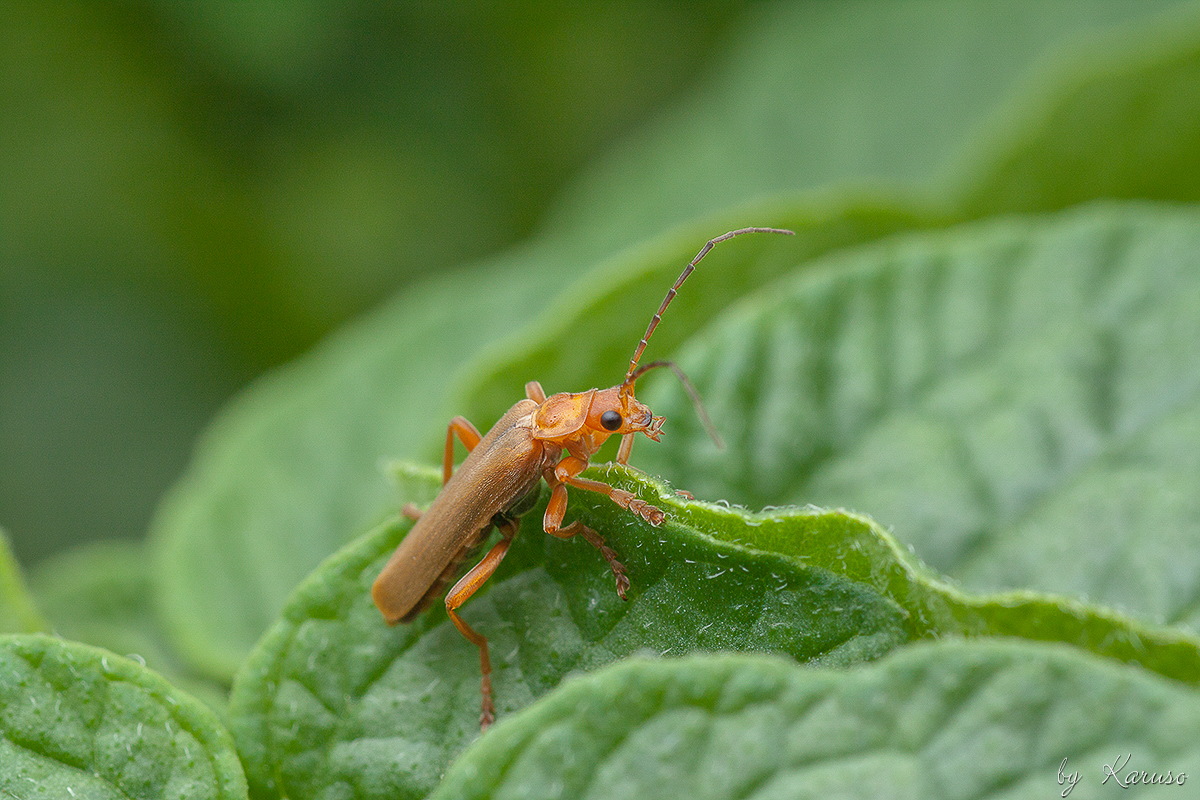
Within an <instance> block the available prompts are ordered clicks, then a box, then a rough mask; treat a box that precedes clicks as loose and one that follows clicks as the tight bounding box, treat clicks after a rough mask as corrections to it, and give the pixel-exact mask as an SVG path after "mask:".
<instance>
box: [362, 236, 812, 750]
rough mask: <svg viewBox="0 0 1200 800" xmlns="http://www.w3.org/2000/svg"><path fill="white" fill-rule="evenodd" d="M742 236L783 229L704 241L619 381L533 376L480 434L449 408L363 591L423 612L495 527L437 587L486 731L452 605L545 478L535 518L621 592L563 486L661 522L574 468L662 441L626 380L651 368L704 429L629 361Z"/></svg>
mask: <svg viewBox="0 0 1200 800" xmlns="http://www.w3.org/2000/svg"><path fill="white" fill-rule="evenodd" d="M743 233H785V234H791V233H792V231H788V230H782V229H780V228H741V229H739V230H736V231H729V232H728V233H725V234H722V235H721V236H718V237H716V238H715V239H711V240H710V241H709V242H708V243H707V244H706V245H704V247H703V248H701V249H700V252H699V253H697V254H696V257H695V258H693V259H692V261H691V263H689V264H688V265H687V267H686V268H685V269H684V270H683V273H682V274H681V275H680V276H679V278H678V279H677V280H676V281H675V285H674V286H672V287H671V290H670V291H669V292H667V296H666V297H665V298H664V299H663V301H662V305H661V306H659V309H658V312H657V313H656V314H655V315H654V317H653V318H652V319H651V320H650V325H649V327H647V328H646V334H645V335H644V336H643V337H642V339H641V341H640V342H638V345H637V349H636V350H634V353H633V359H632V360H631V361H630V362H629V369H628V371H626V373H625V380H623V381H622V382H621V383H620V384H619V385H617V386H613V387H612V388H609V389H588V390H587V391H586V392H579V393H574V394H572V393H567V392H563V393H560V394H555V395H551V396H549V397H547V396H546V393H545V392H544V391H543V390H542V386H541V384H539V383H538V382H537V381H530V382H529V383H527V384H525V399H524V400H521V401H519V402H518V403H517V404H516V405H514V406H513V407H512V408H510V409H509V410H508V413H506V414H505V415H504V416H503V417H501V418H500V421H499V422H497V423H496V424H495V426H493V427H492V429H491V430H490V431H488V433H487V435H486V436H480V434H479V431H478V430H477V429H476V428H475V426H474V425H472V424H471V423H470V422H468V421H467V420H466V419H464V418H463V417H455V418H454V419H452V420H451V421H450V425H449V426H448V428H447V429H446V449H445V454H444V456H443V460H442V478H443V483H442V489H441V492H439V494H438V496H437V497H436V498H435V499H434V501H433V503H432V504H431V505H430V506H429V508H427V509H426V510H425V511H424V512H419V511H417V510H416V509H415V508H413V507H412V506H411V505H410V506H406V507H405V514H406V515H408V516H410V517H412V518H414V519H416V523H415V524H414V525H413V527H412V530H410V531H409V532H408V535H407V536H405V537H404V540H403V541H401V542H400V545H399V546H398V547H397V548H396V550H395V552H394V553H392V557H391V558H390V559H389V560H388V562H387V565H386V566H384V568H383V571H382V572H380V573H379V577H378V578H377V579H376V580H375V584H374V586H372V588H371V596H372V598H373V599H374V600H375V605H376V606H378V607H379V610H380V611H381V612H382V613H383V616H384V618H385V619H386V620H387V622H388V624H393V625H394V624H396V623H397V622H411V621H412V620H413V619H414V618H415V617H416V616H417V615H418V614H420V613H421V612H422V611H424V610H425V609H426V608H427V607H428V606H429V605H430V604H431V603H432V602H433V601H434V600H435V599H436V598H437V597H438V596H440V595H441V592H442V589H443V587H445V585H446V584H447V583H449V581H450V579H451V578H453V577H454V576H455V575H456V574H457V572H458V568H459V565H460V564H461V563H462V561H463V560H464V559H465V558H466V557H467V556H468V555H469V554H470V552H471V551H472V550H473V549H474V548H476V547H478V546H479V545H480V544H482V543H483V540H484V538H485V537H486V536H487V535H488V533H490V532H491V529H492V528H493V527H495V528H497V529H498V530H499V531H500V536H501V538H500V541H499V542H497V543H496V544H495V545H494V546H493V547H492V548H491V550H489V551H488V553H487V555H485V556H484V557H483V560H481V561H480V562H479V563H478V564H476V565H475V566H474V567H472V568H471V569H470V570H469V571H468V572H467V573H466V574H465V575H463V577H462V578H461V579H459V581H458V582H457V583H455V584H454V586H453V587H452V588H451V589H450V591H449V592H448V593H447V594H446V599H445V604H446V613H447V614H449V616H450V621H451V622H453V623H454V626H455V627H456V628H458V630H459V632H460V633H462V635H463V636H465V637H466V638H467V640H468V641H470V642H471V643H472V644H474V645H475V646H476V647H478V648H479V668H480V672H481V673H482V675H483V680H482V684H481V689H480V692H481V694H482V696H483V703H482V711H481V714H480V720H479V722H480V727H481V728H483V729H484V730H486V729H487V727H488V725H490V724H491V723H492V721H493V720H494V719H495V713H496V712H495V707H494V705H493V703H492V682H491V673H492V666H491V661H490V659H489V657H488V645H487V639H486V638H484V637H483V636H482V635H481V634H479V633H477V632H476V631H475V630H473V629H472V628H471V627H470V626H469V625H467V623H465V622H463V620H462V618H461V617H459V615H458V613H457V610H458V608H459V607H460V606H461V605H462V604H463V603H465V602H466V601H467V600H468V599H469V598H470V597H471V595H473V594H474V593H475V592H476V591H477V590H478V589H479V587H480V586H481V585H482V584H483V583H484V581H486V580H487V579H488V578H489V577H491V575H492V573H493V572H495V571H496V567H497V566H498V565H499V564H500V561H501V559H503V558H504V554H505V553H506V552H508V548H509V545H510V544H512V541H513V538H514V537H515V536H516V535H517V530H518V526H519V524H520V517H521V515H522V514H524V513H525V512H527V511H529V510H530V509H531V508H532V507H533V506H534V505H535V504H536V503H537V500H538V496H539V494H540V490H541V485H540V484H541V481H542V480H543V479H545V481H546V483H547V484H548V485H549V486H550V500H549V503H548V504H547V506H546V513H545V516H544V517H543V519H542V527H543V528H544V529H545V531H546V533H548V534H550V535H551V536H557V537H559V538H560V539H570V538H571V537H573V536H582V537H583V539H584V540H585V541H587V542H588V543H589V544H591V545H592V546H594V547H595V548H596V549H598V550H599V551H600V555H601V556H602V557H603V558H604V560H605V561H607V562H608V565H609V567H610V568H611V569H612V573H613V577H614V579H615V580H616V584H617V594H618V595H620V597H621V599H622V600H624V599H625V592H626V590H627V589H628V588H629V579H628V578H627V577H626V576H625V568H624V567H623V566H622V564H621V562H620V561H618V560H617V554H616V553H615V552H614V551H613V550H612V548H610V547H608V545H606V544H605V543H604V539H603V537H601V536H600V534H598V533H596V532H595V531H594V530H592V529H591V528H588V527H587V526H586V525H584V524H583V523H582V522H580V521H579V520H576V521H574V522H572V523H571V524H569V525H566V526H565V527H564V526H563V516H564V514H565V513H566V510H567V487H568V486H572V487H574V488H577V489H585V490H587V491H591V492H599V493H601V494H603V495H607V496H608V497H609V498H611V499H612V501H613V502H614V503H616V504H617V505H618V506H620V507H621V508H624V509H628V510H629V511H631V512H632V513H634V514H636V515H637V516H639V517H641V518H642V519H644V520H645V521H646V522H648V523H650V524H651V525H661V524H662V522H663V519H664V515H663V512H662V510H661V509H659V508H657V507H655V506H653V505H651V504H649V503H647V502H645V501H644V500H641V499H639V498H637V497H635V496H634V495H632V494H630V493H629V492H626V491H624V490H622V489H617V488H614V487H612V486H609V485H608V484H605V483H601V482H600V481H594V480H589V479H587V478H582V477H580V473H581V472H583V470H584V469H585V468H586V467H587V466H588V461H589V460H590V459H591V458H592V456H594V455H595V454H596V452H597V451H598V450H599V449H600V446H601V445H602V444H604V442H605V440H607V439H608V437H610V436H613V435H616V436H620V437H621V444H620V447H619V448H618V449H617V462H618V463H620V464H627V463H629V454H630V451H631V449H632V447H633V437H634V434H637V433H644V434H645V435H646V436H647V437H648V438H650V439H653V440H654V441H658V440H659V436H660V433H661V429H662V424H663V417H656V416H654V415H653V414H652V413H651V412H650V409H649V408H647V407H646V406H644V405H642V404H641V403H639V402H638V401H637V400H636V399H635V398H634V395H633V386H634V382H635V381H636V380H637V379H638V377H640V376H641V375H643V374H644V373H646V372H647V371H649V370H651V369H655V368H656V367H663V366H666V367H670V368H671V369H672V370H673V371H674V372H675V373H676V374H677V375H678V376H679V377H680V379H681V381H682V382H683V384H684V386H685V388H687V390H688V392H689V394H691V396H692V399H693V401H694V402H695V403H696V406H697V410H698V412H699V413H700V415H701V418H702V420H703V421H704V423H705V425H706V427H708V428H709V430H710V432H712V433H714V438H715V432H713V431H712V425H711V423H710V422H709V421H708V418H707V415H705V414H704V410H703V407H702V406H701V405H700V403H699V397H698V396H697V395H696V393H695V389H693V388H692V386H691V383H690V382H688V380H687V378H686V376H684V374H683V372H682V371H680V370H679V368H678V367H676V366H675V364H674V363H672V362H669V361H655V362H653V363H650V364H646V365H645V366H642V367H639V366H638V361H639V360H640V359H641V357H642V353H643V352H644V351H645V349H646V345H647V344H648V343H649V341H650V337H651V336H652V335H653V333H654V329H655V328H656V327H657V326H658V323H659V322H660V321H661V320H662V315H663V312H665V311H666V309H667V306H668V305H670V303H671V300H673V299H674V298H675V293H676V292H677V291H678V290H679V287H680V286H681V285H682V284H683V282H684V280H686V279H687V276H688V275H690V274H691V272H692V270H694V269H695V268H696V265H697V264H698V263H700V259H702V258H704V256H705V254H706V253H708V251H709V250H711V249H712V248H713V246H714V245H716V244H718V243H720V242H723V241H725V240H726V239H731V238H733V237H734V236H740V235H741V234H743ZM455 436H457V437H458V438H459V439H460V440H461V441H462V443H463V444H464V445H466V447H467V450H468V451H469V452H468V454H467V457H466V460H464V461H463V463H462V464H460V465H459V467H458V469H457V470H455V469H454V437H455Z"/></svg>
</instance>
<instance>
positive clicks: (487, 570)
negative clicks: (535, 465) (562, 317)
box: [446, 520, 518, 731]
mask: <svg viewBox="0 0 1200 800" xmlns="http://www.w3.org/2000/svg"><path fill="white" fill-rule="evenodd" d="M517 529H518V523H517V521H516V520H506V521H505V524H503V525H501V526H500V533H501V535H502V536H503V537H504V538H503V539H501V540H500V541H499V542H497V543H496V544H495V546H494V547H492V549H491V550H489V551H488V553H487V555H485V556H484V557H483V559H482V560H481V561H480V562H479V563H478V564H476V565H475V566H474V567H471V569H470V570H468V571H467V574H466V575H463V576H462V578H460V579H459V581H458V583H456V584H454V588H453V589H451V590H450V591H449V593H447V595H446V613H447V614H448V615H449V616H450V621H451V622H453V623H454V627H456V628H458V632H459V633H461V634H462V635H463V636H464V637H465V638H466V640H467V641H469V642H470V643H471V644H473V645H475V646H476V647H478V648H479V672H480V674H481V676H482V677H481V679H480V684H479V693H480V695H481V696H482V702H481V704H480V713H479V727H480V729H481V730H485V731H486V730H487V729H488V726H489V725H491V724H492V723H493V722H495V720H496V706H495V704H494V703H493V702H492V660H491V658H490V657H489V655H488V643H487V638H486V637H485V636H483V634H480V633H477V632H476V631H475V630H474V629H473V628H471V626H470V625H468V624H467V623H466V622H464V621H463V619H462V617H460V616H459V615H458V614H457V613H456V609H458V607H459V606H461V605H462V604H463V603H465V602H467V600H469V599H470V597H471V595H473V594H475V592H476V591H478V589H479V587H480V586H481V585H483V583H484V581H486V580H487V579H488V578H490V577H492V573H493V572H495V571H496V567H498V566H500V562H501V561H502V560H503V559H504V554H505V553H507V552H508V546H509V545H510V544H512V540H513V537H514V536H516V535H517Z"/></svg>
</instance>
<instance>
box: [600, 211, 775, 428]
mask: <svg viewBox="0 0 1200 800" xmlns="http://www.w3.org/2000/svg"><path fill="white" fill-rule="evenodd" d="M743 233H784V234H787V235H788V236H795V235H796V232H795V231H789V230H786V229H785V228H739V229H738V230H736V231H729V233H722V234H721V235H720V236H718V237H716V238H715V239H709V240H708V244H706V245H704V247H701V248H700V252H699V253H696V257H695V258H693V259H692V260H691V263H689V264H688V265H687V266H686V267H685V268H684V270H683V272H682V273H681V274H680V276H679V278H678V279H677V280H676V281H675V285H674V286H672V287H671V291H669V292H667V296H666V297H664V298H663V301H662V305H661V306H659V307H658V312H657V313H656V314H655V315H654V317H653V318H652V319H651V320H650V325H649V327H647V328H646V335H645V336H643V337H642V340H641V341H640V342H638V346H637V349H636V350H634V351H633V359H632V360H631V361H630V362H629V371H628V372H626V373H625V381H624V382H623V383H622V384H621V394H627V393H628V392H629V388H630V387H632V386H633V381H634V378H635V377H636V376H637V375H639V374H641V372H639V371H638V369H637V365H638V359H640V358H641V357H642V353H643V352H645V350H646V345H647V343H649V341H650V336H651V335H652V334H653V333H654V329H655V328H657V327H658V323H659V322H661V321H662V315H663V312H664V311H666V310H667V306H669V305H670V304H671V301H672V300H674V299H675V293H676V292H677V291H679V287H680V286H681V285H683V282H684V280H686V279H687V276H688V275H691V274H692V270H694V269H695V268H696V265H697V264H699V263H700V259H702V258H704V256H705V255H707V254H708V251H709V250H712V249H713V246H714V245H717V244H720V243H721V242H723V241H725V240H726V239H732V238H733V237H735V236H741V235H742V234H743ZM676 369H677V370H678V368H676ZM643 371H644V370H643ZM676 374H678V375H680V377H681V378H682V380H683V383H684V385H685V386H690V384H689V383H688V380H687V378H686V377H683V375H682V373H679V372H676ZM689 391H693V392H694V391H695V390H694V389H689ZM692 399H693V400H697V401H698V397H697V396H696V395H694V394H693V396H692ZM697 407H698V408H702V406H699V404H698V403H697ZM705 418H706V419H707V417H705Z"/></svg>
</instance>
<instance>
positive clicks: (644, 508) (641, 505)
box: [629, 497, 667, 525]
mask: <svg viewBox="0 0 1200 800" xmlns="http://www.w3.org/2000/svg"><path fill="white" fill-rule="evenodd" d="M629 510H630V511H632V512H633V513H635V514H637V515H638V516H639V517H641V518H642V519H644V520H646V522H649V523H650V524H651V525H662V524H663V521H664V520H665V519H666V518H667V515H666V514H664V513H663V511H662V509H661V508H659V507H658V506H652V505H650V504H649V503H647V502H646V501H645V500H639V499H638V498H636V497H635V498H633V499H632V500H630V501H629Z"/></svg>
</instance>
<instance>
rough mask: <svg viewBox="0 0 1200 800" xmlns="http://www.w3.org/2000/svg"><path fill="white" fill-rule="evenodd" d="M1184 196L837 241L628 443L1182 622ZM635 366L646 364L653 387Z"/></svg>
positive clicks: (1192, 242)
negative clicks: (718, 440)
mask: <svg viewBox="0 0 1200 800" xmlns="http://www.w3.org/2000/svg"><path fill="white" fill-rule="evenodd" d="M1197 342H1200V217H1198V216H1197V215H1196V214H1195V213H1194V212H1192V211H1190V210H1188V211H1180V210H1175V209H1164V208H1152V207H1145V206H1098V207H1093V208H1087V209H1081V210H1078V211H1074V212H1071V213H1068V214H1065V215H1063V216H1061V217H1059V218H1048V219H1027V220H1009V221H1004V222H997V223H991V224H987V225H980V226H976V227H970V228H962V229H955V230H954V231H952V232H948V233H938V234H928V235H923V236H919V237H912V238H908V239H904V240H896V241H891V242H888V243H886V244H883V245H880V246H876V247H871V248H868V249H864V250H861V251H859V252H856V253H848V254H843V255H839V256H838V257H836V258H833V259H831V260H829V261H827V262H824V263H821V264H817V265H814V266H813V267H812V268H811V269H809V270H806V271H805V272H803V273H800V274H797V275H796V276H794V277H792V278H790V279H788V280H786V281H783V282H780V283H777V284H775V285H773V286H771V287H768V288H767V289H765V290H764V291H762V292H761V293H759V294H758V295H757V296H755V297H753V298H749V299H747V300H746V301H745V302H742V303H740V304H737V305H736V306H735V307H732V308H730V309H729V310H728V311H727V312H726V313H725V314H723V315H722V316H721V317H720V318H719V319H717V320H715V321H714V322H713V324H712V325H711V326H710V327H709V328H708V329H706V330H705V331H703V332H702V333H701V334H700V335H698V336H696V337H695V338H694V339H693V340H692V341H691V342H689V344H688V347H687V348H686V352H685V353H684V355H683V356H682V357H681V359H680V360H681V363H682V364H683V365H684V367H685V369H687V370H688V372H689V374H691V376H692V379H693V380H694V381H695V382H696V385H697V387H698V388H699V390H700V393H701V394H702V395H703V396H704V398H705V401H706V403H708V406H709V411H710V413H711V414H712V416H713V417H714V419H716V420H717V427H718V428H719V430H720V432H721V434H722V435H723V436H724V437H725V439H726V441H727V442H728V444H729V448H728V450H726V451H723V452H721V451H717V450H716V449H715V448H714V447H713V445H712V444H711V443H710V442H708V441H707V437H706V435H705V433H704V431H703V429H702V428H701V427H700V426H699V424H698V423H697V422H696V421H695V418H694V414H693V413H692V410H691V408H690V407H689V406H688V404H687V401H686V398H683V399H681V398H680V397H679V396H678V393H675V392H671V393H668V392H663V391H660V392H657V393H650V392H648V393H646V394H645V395H644V398H645V399H648V400H649V401H650V405H651V407H652V408H654V409H655V411H656V412H657V413H665V414H666V415H667V416H668V417H669V418H670V424H669V426H668V427H669V432H668V434H667V435H666V436H665V437H664V440H663V444H662V445H661V446H658V447H652V446H645V447H642V448H640V449H639V450H637V451H636V452H635V457H634V462H635V463H637V464H639V465H640V466H643V467H645V468H647V469H648V470H650V471H651V472H652V473H658V474H662V475H665V476H667V477H668V478H669V479H671V480H673V481H674V482H676V483H677V484H679V485H681V486H685V487H687V488H688V489H690V490H691V491H693V492H695V493H696V495H697V496H700V497H722V498H726V499H728V500H730V501H732V502H740V503H745V504H747V505H750V506H752V507H759V506H762V505H766V504H771V503H788V502H812V503H817V504H820V505H829V506H843V507H847V508H852V509H855V510H857V511H861V512H864V513H867V514H870V515H871V516H873V517H875V518H876V519H880V520H886V521H887V523H888V524H889V526H891V527H893V529H894V530H895V532H896V535H897V537H898V538H899V539H901V540H902V541H905V542H908V543H910V544H912V545H913V546H915V547H916V550H917V552H918V553H919V554H920V555H921V557H922V558H925V559H926V560H928V561H929V562H930V563H932V564H933V565H934V566H935V567H937V568H938V569H939V570H942V571H944V572H947V573H949V574H950V575H952V576H954V577H956V578H958V579H960V580H962V581H964V582H965V583H966V584H967V585H968V586H970V587H972V588H975V589H979V590H993V589H996V588H1002V587H1026V588H1031V589H1039V590H1043V591H1049V592H1054V593H1058V594H1065V595H1073V596H1077V597H1086V598H1089V599H1091V600H1093V601H1098V602H1103V603H1105V604H1107V605H1111V606H1115V607H1119V608H1124V609H1127V610H1129V611H1131V612H1133V613H1136V614H1138V615H1139V616H1142V617H1144V618H1147V619H1150V620H1156V621H1157V620H1167V621H1170V622H1186V623H1189V624H1191V625H1192V626H1196V625H1197V623H1198V622H1200V618H1198V617H1197V616H1196V615H1197V604H1196V600H1195V598H1196V597H1197V594H1198V593H1200V495H1198V494H1197V492H1196V491H1195V487H1196V486H1197V485H1198V479H1200V457H1198V455H1197V454H1198V453H1200V424H1198V422H1197V419H1198V417H1197V414H1196V404H1197V399H1198V397H1200V394H1198V390H1200V348H1198V347H1197V346H1196V343H1197ZM656 388H657V387H656Z"/></svg>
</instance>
